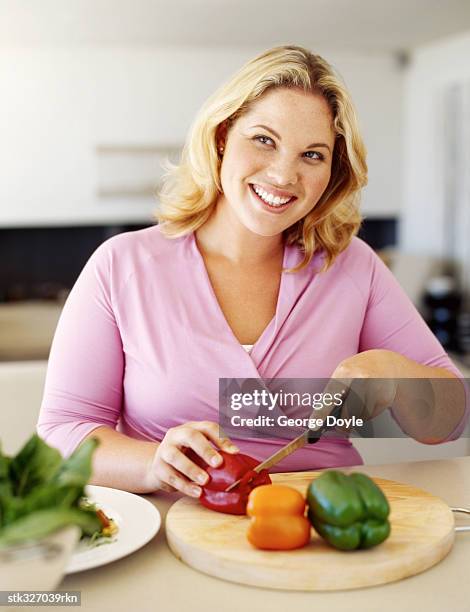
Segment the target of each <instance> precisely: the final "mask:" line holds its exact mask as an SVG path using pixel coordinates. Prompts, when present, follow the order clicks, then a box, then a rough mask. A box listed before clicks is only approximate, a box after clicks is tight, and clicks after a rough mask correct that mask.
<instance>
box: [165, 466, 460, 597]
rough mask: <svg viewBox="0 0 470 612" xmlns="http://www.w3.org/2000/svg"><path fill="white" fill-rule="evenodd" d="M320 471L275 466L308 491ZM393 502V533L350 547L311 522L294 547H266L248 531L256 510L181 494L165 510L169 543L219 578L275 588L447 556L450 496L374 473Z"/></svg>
mask: <svg viewBox="0 0 470 612" xmlns="http://www.w3.org/2000/svg"><path fill="white" fill-rule="evenodd" d="M320 474H321V472H295V473H290V474H273V475H272V481H273V483H276V484H285V485H289V486H291V487H294V488H295V489H297V490H299V491H300V492H301V493H302V494H303V495H305V494H306V489H307V486H308V484H309V483H310V482H311V481H312V480H313V479H314V478H317V477H318V476H319V475H320ZM374 481H375V482H376V483H377V484H378V485H379V486H380V487H381V488H382V490H383V491H384V493H385V494H386V496H387V498H388V500H389V502H390V507H391V513H390V523H391V526H392V531H391V535H390V537H389V538H388V539H387V540H386V541H385V542H383V543H382V544H380V545H379V546H377V547H375V548H372V549H369V550H357V551H351V552H343V551H339V550H336V549H334V548H332V547H330V546H329V545H328V544H326V543H325V542H324V541H323V540H322V539H321V538H320V537H319V536H318V534H317V533H316V532H315V531H314V530H313V529H312V538H311V541H310V544H309V545H308V546H306V547H305V548H301V549H298V550H293V551H262V550H258V549H256V548H254V547H253V546H251V544H250V543H249V542H248V540H247V539H246V531H247V528H248V523H249V520H250V519H249V518H248V517H246V516H232V515H229V514H221V513H219V512H213V511H212V510H208V509H207V508H204V507H203V506H202V505H201V504H199V502H198V501H197V500H195V499H191V498H188V497H186V498H182V499H180V500H178V501H177V502H175V504H173V506H172V507H171V508H170V510H169V512H168V515H167V518H166V534H167V539H168V544H169V546H170V548H171V550H172V551H173V553H174V554H175V555H176V556H177V557H178V558H179V559H181V560H182V561H184V562H185V563H187V564H188V565H190V566H191V567H193V568H195V569H197V570H200V571H201V572H205V573H207V574H210V575H212V576H216V577H218V578H223V579H225V580H230V581H232V582H239V583H242V584H249V585H254V586H258V587H268V588H272V589H289V590H302V591H320V590H328V591H329V590H340V589H356V588H361V587H367V586H372V585H377V584H384V583H386V582H392V581H394V580H400V579H401V578H406V577H407V576H412V575H414V574H418V573H419V572H422V571H424V570H426V569H428V568H429V567H431V566H433V565H435V564H436V563H438V562H439V561H440V560H441V559H443V558H444V557H445V556H446V555H447V553H448V552H449V551H450V549H451V547H452V543H453V541H454V533H455V532H454V525H455V522H454V517H453V514H452V511H451V510H450V508H449V507H448V506H447V504H446V503H445V502H444V501H442V500H441V499H439V498H438V497H434V496H433V495H431V494H429V493H427V492H426V491H422V490H420V489H416V488H415V487H412V486H410V485H406V484H402V483H399V482H394V481H392V480H383V479H380V478H374Z"/></svg>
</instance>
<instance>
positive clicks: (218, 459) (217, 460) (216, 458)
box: [211, 455, 222, 467]
mask: <svg viewBox="0 0 470 612" xmlns="http://www.w3.org/2000/svg"><path fill="white" fill-rule="evenodd" d="M221 462H222V457H221V456H220V455H214V456H213V457H212V459H211V465H213V466H214V467H216V466H218V465H220V463H221Z"/></svg>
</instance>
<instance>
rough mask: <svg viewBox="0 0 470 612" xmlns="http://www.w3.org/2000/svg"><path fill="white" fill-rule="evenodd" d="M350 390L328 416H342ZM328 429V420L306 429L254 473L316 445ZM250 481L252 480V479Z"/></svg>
mask: <svg viewBox="0 0 470 612" xmlns="http://www.w3.org/2000/svg"><path fill="white" fill-rule="evenodd" d="M349 389H350V387H343V388H342V390H341V391H340V392H339V395H340V397H339V398H336V399H340V400H341V401H340V403H339V405H337V406H335V408H334V410H332V411H331V412H330V413H329V415H328V416H338V415H340V414H341V411H342V409H343V406H344V400H345V399H346V397H347V395H348V393H349ZM324 408H326V406H325V404H324V402H323V403H322V406H321V407H320V409H319V411H321V410H323V409H324ZM315 412H317V411H315ZM326 429H328V425H327V424H326V419H324V421H323V425H319V426H317V427H315V428H313V429H306V430H305V431H304V432H303V433H301V434H300V436H297V438H294V439H293V440H291V441H290V442H289V443H288V444H286V445H285V446H283V447H282V448H280V449H279V450H278V451H276V452H275V453H274V454H273V455H271V456H270V457H268V458H267V459H265V460H264V461H263V462H262V463H260V464H258V465H257V466H256V467H255V468H253V471H254V472H256V473H257V474H259V472H261V470H267V469H269V468H270V467H272V466H273V465H276V463H279V461H281V459H284V457H288V456H289V455H291V454H292V453H293V452H294V451H296V450H298V449H299V448H302V447H303V446H305V445H306V444H307V443H308V444H316V443H317V442H318V441H319V440H320V438H321V436H322V434H323V433H324V431H325V430H326ZM253 478H254V477H253ZM241 480H242V479H241V478H239V479H238V480H236V481H235V482H234V483H232V484H231V485H229V486H228V487H227V488H226V489H225V492H227V493H228V492H229V491H231V490H232V489H234V488H235V487H236V486H237V485H238V484H240V481H241ZM250 480H252V478H251V479H250ZM250 480H248V481H247V482H250Z"/></svg>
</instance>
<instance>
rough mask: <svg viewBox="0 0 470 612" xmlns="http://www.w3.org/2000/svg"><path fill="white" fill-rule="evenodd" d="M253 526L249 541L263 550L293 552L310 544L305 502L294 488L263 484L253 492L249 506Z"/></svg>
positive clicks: (249, 533)
mask: <svg viewBox="0 0 470 612" xmlns="http://www.w3.org/2000/svg"><path fill="white" fill-rule="evenodd" d="M246 510H247V514H248V516H250V517H251V523H250V526H249V528H248V533H247V538H248V540H249V542H250V543H251V544H253V546H256V548H261V549H263V550H292V549H294V548H301V547H302V546H305V545H306V544H308V542H309V541H310V528H311V525H310V522H309V520H308V519H307V518H306V517H305V516H304V514H305V499H304V498H303V497H302V495H301V494H300V493H299V492H298V491H296V489H293V488H291V487H286V486H284V485H261V486H260V487H257V488H256V489H253V491H251V493H250V495H249V497H248V505H247V507H246Z"/></svg>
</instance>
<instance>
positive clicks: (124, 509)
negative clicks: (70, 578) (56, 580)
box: [65, 486, 161, 574]
mask: <svg viewBox="0 0 470 612" xmlns="http://www.w3.org/2000/svg"><path fill="white" fill-rule="evenodd" d="M86 496H87V498H88V499H89V500H90V501H91V502H93V503H95V504H96V505H97V506H98V507H99V508H101V509H102V510H103V511H104V513H105V514H106V515H107V516H109V517H110V518H112V519H114V520H115V521H116V523H117V525H118V527H119V531H118V532H117V534H116V535H115V536H114V537H113V541H112V542H110V543H106V544H102V545H100V546H96V547H94V548H92V547H91V548H90V547H88V546H87V544H86V541H85V542H80V543H79V545H78V547H77V549H76V551H75V552H74V553H73V555H72V556H71V558H70V561H69V563H68V565H67V569H66V570H65V573H66V574H73V573H74V572H82V571H83V570H88V569H92V568H93V567H99V566H100V565H105V564H106V563H111V561H117V559H122V557H126V556H127V555H130V554H131V553H133V552H135V551H136V550H138V549H139V548H141V547H142V546H144V544H147V542H149V541H150V540H151V539H152V538H153V537H154V535H155V534H156V533H157V532H158V530H159V529H160V525H161V517H160V513H159V512H158V510H157V509H156V508H155V506H154V505H153V504H151V503H150V502H149V501H147V500H146V499H143V498H142V497H139V496H138V495H133V494H132V493H127V491H120V490H118V489H109V488H108V487H96V486H88V487H86Z"/></svg>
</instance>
